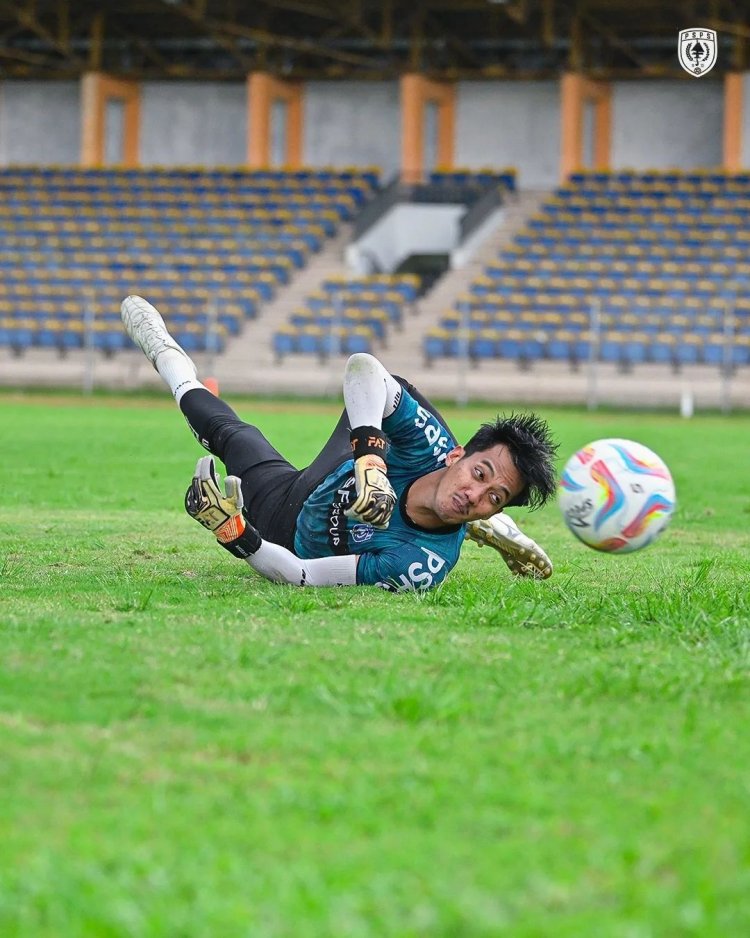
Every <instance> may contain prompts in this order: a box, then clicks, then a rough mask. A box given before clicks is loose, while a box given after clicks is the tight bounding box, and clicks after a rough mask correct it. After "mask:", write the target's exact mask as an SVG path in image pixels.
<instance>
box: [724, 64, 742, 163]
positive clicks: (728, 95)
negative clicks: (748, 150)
mask: <svg viewBox="0 0 750 938" xmlns="http://www.w3.org/2000/svg"><path fill="white" fill-rule="evenodd" d="M743 78H744V76H743V74H742V73H741V72H728V73H727V74H726V75H725V76H724V155H723V156H724V158H723V165H724V169H728V170H729V171H730V172H737V171H738V170H739V169H741V168H742V82H743Z"/></svg>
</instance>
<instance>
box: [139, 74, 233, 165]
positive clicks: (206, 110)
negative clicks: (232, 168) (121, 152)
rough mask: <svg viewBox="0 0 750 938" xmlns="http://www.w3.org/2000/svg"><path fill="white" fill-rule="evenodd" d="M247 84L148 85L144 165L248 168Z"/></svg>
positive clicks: (143, 106)
mask: <svg viewBox="0 0 750 938" xmlns="http://www.w3.org/2000/svg"><path fill="white" fill-rule="evenodd" d="M246 100H247V92H246V87H245V83H244V82H233V83H231V84H230V83H225V82H192V81H189V82H166V81H151V82H144V83H143V85H142V86H141V135H140V153H141V162H142V163H143V164H144V165H146V166H148V165H149V164H155V163H156V164H159V163H161V164H165V165H170V164H177V163H182V164H199V165H202V166H216V165H221V164H242V163H245V161H246V159H247V106H246Z"/></svg>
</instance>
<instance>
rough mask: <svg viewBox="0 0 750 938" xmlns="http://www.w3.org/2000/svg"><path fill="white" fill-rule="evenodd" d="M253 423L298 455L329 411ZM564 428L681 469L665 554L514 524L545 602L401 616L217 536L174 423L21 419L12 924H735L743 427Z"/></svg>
mask: <svg viewBox="0 0 750 938" xmlns="http://www.w3.org/2000/svg"><path fill="white" fill-rule="evenodd" d="M239 410H240V413H241V414H242V416H244V417H246V418H248V419H255V418H257V420H258V422H259V424H260V425H261V426H262V427H263V428H264V429H267V430H268V435H269V437H270V438H271V440H272V442H274V443H275V444H276V445H278V446H279V448H280V449H281V450H282V451H283V452H285V453H288V455H289V456H290V457H291V458H292V459H293V460H295V461H297V462H299V464H302V463H304V462H305V461H306V460H308V459H310V458H311V457H312V456H313V455H315V452H316V448H317V447H318V446H319V444H320V443H321V441H322V440H323V439H324V438H325V435H326V434H327V433H328V432H329V430H330V428H331V427H332V425H333V422H334V419H335V416H336V413H337V409H336V408H335V407H331V408H329V412H328V413H326V412H325V411H326V408H325V407H321V412H320V413H312V414H311V413H310V412H309V411H305V414H304V420H302V421H300V420H299V419H298V418H297V417H296V415H295V413H294V411H293V408H292V407H291V406H289V407H288V408H287V409H282V410H281V411H279V412H278V413H269V412H268V410H267V408H266V407H265V406H263V407H261V406H260V405H258V406H257V408H256V407H255V405H254V404H253V403H252V402H250V403H243V404H242V405H241V407H240V408H239ZM448 416H449V417H450V420H451V423H452V425H453V426H454V429H455V430H456V432H458V433H459V435H460V436H462V437H463V438H466V437H468V436H469V435H470V433H471V432H472V431H473V429H474V428H475V426H476V424H477V423H478V421H479V420H481V419H485V418H486V417H487V416H488V410H487V409H482V408H477V409H472V410H471V411H460V412H457V411H454V410H451V411H449V414H448ZM547 416H549V418H550V420H551V422H552V424H553V426H554V428H555V430H556V431H557V433H558V435H559V436H560V438H561V440H562V447H561V455H562V456H563V458H565V457H567V455H569V453H571V452H572V451H573V450H574V449H575V448H576V447H578V446H580V445H581V444H583V443H585V442H588V441H589V440H591V439H594V438H597V437H602V436H624V437H632V438H634V439H638V440H640V441H642V442H644V443H646V444H647V445H650V446H652V448H654V449H655V450H656V451H657V452H658V453H659V454H660V455H661V456H662V457H663V458H664V459H665V460H666V461H667V463H668V464H669V465H670V468H671V469H672V471H673V474H674V476H675V481H676V484H677V489H678V498H679V505H680V507H679V511H678V514H677V516H676V518H675V520H674V522H673V525H672V527H671V528H670V529H668V531H667V533H666V534H665V535H664V537H663V538H662V539H661V540H660V541H659V542H657V544H656V545H654V546H653V547H652V548H649V549H647V550H645V551H643V552H641V553H638V554H635V555H631V556H627V557H619V558H618V557H608V556H605V555H601V554H597V553H595V552H593V551H590V550H588V549H587V548H585V547H583V546H582V545H580V544H579V543H578V542H576V541H575V540H574V539H573V538H572V536H571V535H570V534H568V532H567V531H566V530H565V529H564V527H563V524H562V520H561V518H560V516H559V514H558V512H557V509H556V508H555V507H554V506H551V507H550V508H549V509H547V510H545V511H543V512H540V513H535V514H528V513H526V512H523V511H516V512H514V517H516V518H517V519H518V520H519V521H520V523H521V524H522V526H523V527H524V528H526V529H527V530H528V531H529V533H530V534H532V536H534V537H535V538H537V539H538V540H539V541H540V542H541V543H542V544H543V545H544V546H545V547H546V548H548V550H549V553H550V554H551V556H552V558H553V560H554V561H555V565H556V572H555V575H554V577H553V578H552V580H550V581H549V582H547V583H528V582H523V581H514V580H513V579H512V578H511V577H510V575H509V574H508V572H507V570H506V569H505V566H504V565H503V564H502V563H501V562H500V561H499V558H497V556H496V555H495V554H494V552H492V551H489V550H487V549H484V550H479V549H478V548H477V547H476V546H475V545H474V544H468V545H467V546H466V547H465V549H464V554H463V556H462V559H461V561H460V562H459V565H458V566H457V567H456V569H455V570H454V571H453V573H452V574H451V575H450V577H449V579H448V580H447V581H446V583H445V585H444V586H443V587H442V588H441V589H439V590H436V591H433V592H431V593H428V594H426V595H425V596H422V597H420V596H390V595H386V594H383V593H381V591H379V590H377V589H356V590H335V589H316V590H299V589H296V588H294V587H279V586H275V585H273V584H269V583H266V582H265V581H263V580H262V579H260V578H259V577H257V576H255V575H254V574H252V572H251V571H249V570H248V569H247V568H246V567H245V566H244V565H243V564H241V563H239V562H237V561H235V560H234V559H233V558H231V557H230V556H228V555H226V554H225V552H223V551H221V550H220V549H219V548H217V547H215V545H213V544H211V541H210V538H207V537H206V534H205V532H204V531H202V530H201V529H200V528H199V527H198V526H197V525H195V524H194V522H191V521H190V519H188V518H187V516H186V515H185V514H184V512H183V509H182V497H183V493H184V489H185V487H186V486H187V483H188V481H189V478H190V475H191V474H192V469H193V466H194V464H195V461H196V460H197V458H198V456H199V455H200V454H201V452H202V451H201V450H200V448H199V447H198V446H197V444H195V442H194V440H193V439H192V437H191V436H190V434H189V433H188V431H187V430H186V428H185V425H184V422H183V421H182V419H181V417H180V416H179V415H178V414H176V413H174V412H171V411H170V410H169V409H166V408H161V407H159V408H148V407H146V408H144V407H143V406H140V405H139V404H136V405H135V406H133V407H129V406H127V405H125V406H118V407H116V408H114V407H112V406H110V405H109V403H108V402H107V401H106V400H102V401H97V402H95V403H93V404H89V405H87V406H86V407H85V408H79V407H77V406H76V404H75V401H69V402H61V404H60V406H55V407H50V406H48V405H46V404H45V403H44V402H40V401H34V400H32V399H29V400H28V401H18V400H15V399H13V400H11V399H8V398H5V399H3V398H2V397H0V421H1V423H0V425H1V426H2V427H3V431H4V433H3V436H4V440H3V461H4V467H5V470H6V471H5V473H4V481H3V498H2V500H1V502H0V543H1V545H2V546H1V547H0V622H1V623H2V629H1V630H0V653H1V654H2V661H3V667H2V672H1V674H2V677H1V678H0V746H1V747H2V752H3V759H2V761H1V762H0V779H1V780H2V782H1V787H0V795H2V797H1V798H0V842H2V843H3V851H2V852H1V855H2V858H1V859H0V932H1V933H2V934H3V935H8V936H13V935H17V936H24V938H26V936H34V938H36V936H59V935H66V936H68V935H102V936H104V935H107V936H123V938H124V936H144V938H145V936H149V938H150V936H173V935H185V936H196V938H197V936H204V935H208V934H211V935H231V936H233V935H251V936H286V935H291V934H294V935H295V936H342V938H343V936H346V938H350V936H354V938H356V936H376V935H393V936H402V935H403V936H409V935H414V936H417V935H420V936H422V935H431V936H432V935H435V936H446V938H448V936H451V938H452V936H461V935H467V936H469V935H470V936H474V935H477V936H480V935H482V936H483V935H497V934H502V933H508V934H513V935H514V936H515V935H529V936H531V935H542V934H545V935H547V934H555V935H563V936H565V935H570V936H580V935H596V936H599V935H603V934H606V935H622V936H626V935H627V936H632V935H637V936H640V935H644V936H650V935H661V934H670V935H700V936H704V935H717V936H719V935H721V936H725V935H727V934H742V933H745V932H747V930H748V927H750V899H749V898H748V896H750V832H748V828H747V824H746V817H747V808H746V805H747V796H748V791H747V778H748V775H749V774H750V773H749V770H750V747H748V744H747V732H746V726H747V723H748V716H750V694H749V693H748V676H749V665H750V654H749V651H750V642H749V637H750V600H749V599H748V592H750V591H748V589H747V582H748V574H749V573H750V536H748V521H749V520H750V480H748V477H747V473H746V471H745V470H746V466H747V443H746V441H747V439H748V429H750V422H749V421H748V418H747V417H742V416H738V417H733V418H730V419H722V418H718V417H697V418H694V419H693V420H691V421H680V420H678V419H676V418H672V417H669V416H666V415H630V414H627V413H622V414H602V415H591V414H584V413H576V412H573V411H570V410H565V411H559V412H555V411H549V412H548V413H547Z"/></svg>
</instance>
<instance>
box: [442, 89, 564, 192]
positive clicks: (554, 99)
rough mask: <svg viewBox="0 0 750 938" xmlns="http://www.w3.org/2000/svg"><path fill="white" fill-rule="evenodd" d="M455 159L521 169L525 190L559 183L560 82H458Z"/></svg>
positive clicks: (464, 163)
mask: <svg viewBox="0 0 750 938" xmlns="http://www.w3.org/2000/svg"><path fill="white" fill-rule="evenodd" d="M455 163H456V165H457V166H468V167H471V168H472V169H480V168H481V167H484V166H494V167H497V168H502V167H505V166H515V167H516V168H517V169H518V184H519V186H520V188H522V189H548V188H551V187H552V186H556V185H557V182H558V177H559V173H560V86H559V83H558V82H556V81H530V82H513V81H501V82H490V81H481V82H459V83H458V85H457V88H456V147H455Z"/></svg>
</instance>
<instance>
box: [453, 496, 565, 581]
mask: <svg viewBox="0 0 750 938" xmlns="http://www.w3.org/2000/svg"><path fill="white" fill-rule="evenodd" d="M466 540H472V541H476V542H477V544H479V546H480V547H484V546H485V545H488V546H489V547H494V548H495V550H496V551H497V552H498V554H500V556H501V557H502V558H503V560H504V561H505V562H506V564H507V565H508V567H509V568H510V569H511V571H512V572H513V573H515V574H516V575H517V576H531V577H535V578H536V579H539V580H546V579H547V577H550V576H552V561H551V560H550V559H549V557H548V556H547V554H546V553H545V552H544V551H543V550H542V548H541V547H540V546H539V545H538V544H537V543H536V541H533V540H532V539H531V538H530V537H528V536H527V535H525V534H524V533H523V531H521V530H520V528H519V527H518V525H517V524H516V523H515V521H513V519H512V518H509V517H508V516H507V515H506V514H502V513H500V514H496V515H493V516H492V517H491V518H487V519H485V520H483V521H470V522H469V523H468V524H467V525H466Z"/></svg>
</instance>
